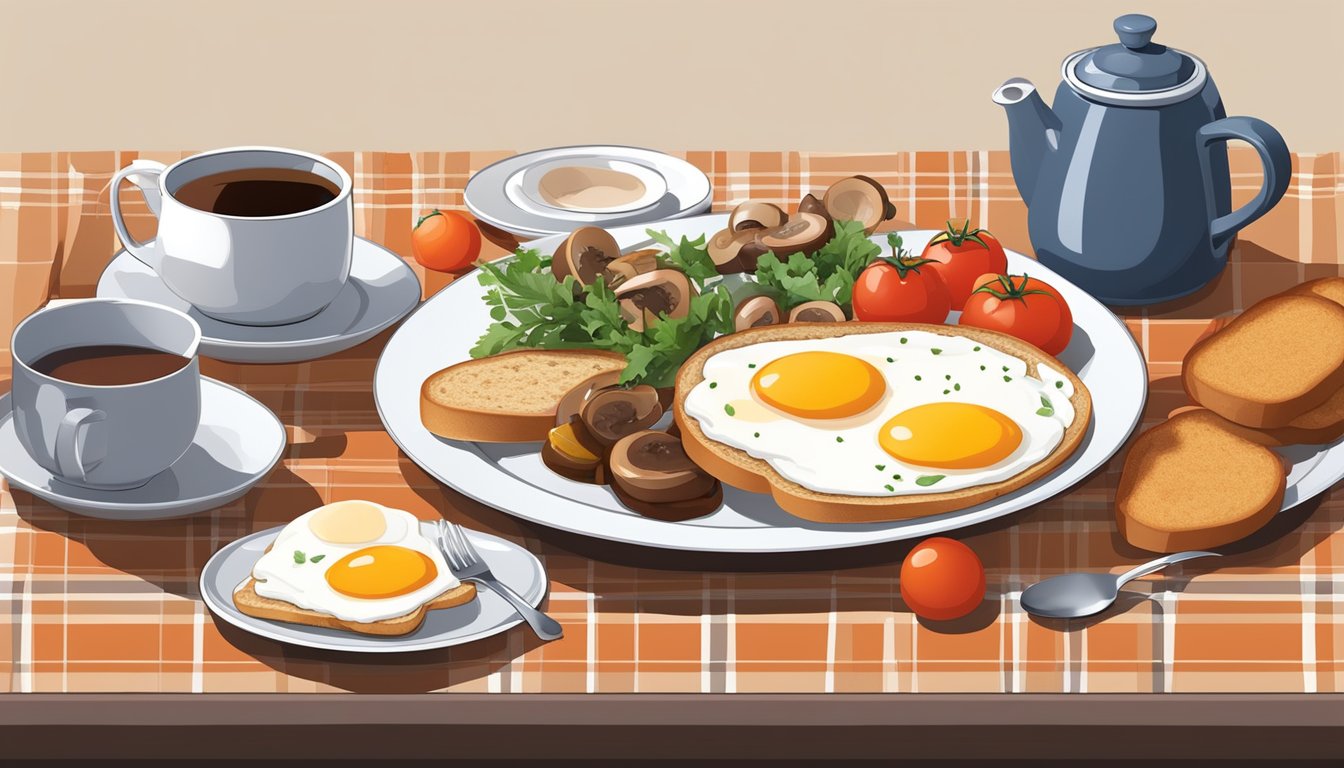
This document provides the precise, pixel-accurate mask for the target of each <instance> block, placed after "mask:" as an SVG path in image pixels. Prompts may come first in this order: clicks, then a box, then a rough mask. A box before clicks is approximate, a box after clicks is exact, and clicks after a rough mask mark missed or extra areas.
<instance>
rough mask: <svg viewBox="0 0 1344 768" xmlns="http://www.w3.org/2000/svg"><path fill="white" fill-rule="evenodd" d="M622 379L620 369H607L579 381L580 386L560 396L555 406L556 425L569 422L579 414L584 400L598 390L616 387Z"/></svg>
mask: <svg viewBox="0 0 1344 768" xmlns="http://www.w3.org/2000/svg"><path fill="white" fill-rule="evenodd" d="M620 381H621V372H620V371H605V372H603V373H599V374H596V375H594V376H590V377H588V378H587V379H585V380H583V381H581V382H579V384H578V386H576V387H574V388H573V389H571V390H569V391H568V392H566V393H565V394H563V395H561V396H560V402H559V404H558V405H556V408H555V424H556V426H560V425H561V424H567V423H569V420H570V418H571V417H574V416H578V415H579V411H580V410H581V409H582V408H583V404H584V402H585V401H587V400H588V398H590V397H592V396H593V395H594V394H595V393H596V392H598V390H602V389H607V388H609V387H614V386H616V385H617V384H619V383H620Z"/></svg>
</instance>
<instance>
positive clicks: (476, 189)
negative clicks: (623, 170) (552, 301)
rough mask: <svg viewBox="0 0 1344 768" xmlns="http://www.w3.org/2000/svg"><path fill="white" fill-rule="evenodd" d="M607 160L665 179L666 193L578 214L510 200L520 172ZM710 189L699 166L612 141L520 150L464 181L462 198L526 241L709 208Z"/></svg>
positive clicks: (519, 194)
mask: <svg viewBox="0 0 1344 768" xmlns="http://www.w3.org/2000/svg"><path fill="white" fill-rule="evenodd" d="M565 158H570V159H580V158H582V159H585V161H591V160H592V159H594V158H608V159H611V160H621V161H625V162H628V163H632V164H635V165H642V166H644V167H646V168H649V169H651V170H653V171H654V172H656V173H657V174H658V175H659V176H662V178H663V179H664V180H665V182H666V184H667V193H666V194H665V195H663V197H662V199H660V200H658V201H656V202H654V203H653V204H652V205H649V206H645V207H643V208H640V209H638V210H635V211H627V212H624V213H583V212H580V211H563V210H560V209H558V208H556V209H552V208H540V207H538V208H535V209H533V208H524V207H520V206H519V205H518V204H517V203H516V202H515V201H516V200H519V199H523V198H525V197H526V191H525V190H524V189H523V177H524V175H525V174H524V171H526V170H527V169H528V168H530V167H531V166H533V165H536V164H539V163H546V162H550V161H553V160H558V159H565ZM712 193H713V190H712V189H711V187H710V183H709V177H708V176H706V175H705V174H704V172H703V171H701V170H700V169H699V168H696V167H695V166H694V165H691V164H690V163H688V162H686V161H685V160H682V159H681V158H677V157H672V156H671V155H667V154H664V153H662V152H655V151H653V150H651V149H641V148H639V147H622V146H616V145H581V146H576V147H555V148H553V149H542V150H537V151H535V152H525V153H523V154H521V155H514V156H513V157H508V158H505V159H503V160H500V161H499V162H497V163H494V164H492V165H488V166H486V167H485V168H482V169H481V170H480V171H478V172H477V173H476V175H475V176H472V177H471V179H470V180H469V181H467V188H466V189H465V190H464V191H463V193H462V196H463V200H464V201H465V202H466V205H467V210H469V211H471V213H472V215H473V216H475V217H476V218H478V219H481V220H483V221H485V222H486V223H487V224H491V225H493V226H496V227H498V228H500V229H502V230H504V231H506V232H511V233H513V234H515V235H519V236H521V237H524V238H527V239H531V238H537V237H547V236H550V235H554V234H560V233H568V232H570V231H572V230H573V229H574V228H576V227H579V226H582V225H584V224H597V225H599V226H603V227H608V228H610V227H618V226H624V225H633V224H638V223H641V222H652V221H662V220H664V219H682V218H685V217H687V216H694V215H695V214H698V213H702V212H704V211H706V210H708V209H709V204H710V198H711V196H712Z"/></svg>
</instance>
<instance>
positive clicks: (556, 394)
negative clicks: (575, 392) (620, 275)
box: [420, 349, 625, 443]
mask: <svg viewBox="0 0 1344 768" xmlns="http://www.w3.org/2000/svg"><path fill="white" fill-rule="evenodd" d="M624 368H625V356H624V355H621V354H619V353H617V352H604V351H600V350H592V349H567V350H539V349H522V350H517V351H514V352H506V353H504V354H501V355H494V356H493V357H485V358H481V359H479V360H468V361H466V362H462V363H458V364H457V365H452V366H449V367H447V368H444V369H443V370H441V371H439V372H438V373H435V374H434V375H432V376H430V377H429V378H427V379H425V383H424V384H423V385H421V387H420V420H421V421H422V422H423V423H424V425H425V428H426V429H428V430H429V431H430V432H433V433H434V434H436V435H438V436H439V437H446V438H448V439H450V440H472V441H475V442H482V443H524V442H531V441H535V440H545V439H546V434H547V433H548V432H550V430H551V428H552V427H554V426H555V413H556V409H557V407H558V406H559V404H560V398H561V397H563V396H564V395H565V394H566V393H567V392H569V391H570V390H572V389H574V387H576V386H578V385H579V384H581V383H582V382H584V381H586V380H587V379H589V378H592V377H593V376H596V375H598V374H602V373H610V372H619V371H621V370H623V369H624Z"/></svg>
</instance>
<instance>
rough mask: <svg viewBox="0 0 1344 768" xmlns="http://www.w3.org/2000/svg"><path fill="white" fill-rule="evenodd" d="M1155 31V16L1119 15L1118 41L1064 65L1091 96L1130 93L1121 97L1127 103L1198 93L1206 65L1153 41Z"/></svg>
mask: <svg viewBox="0 0 1344 768" xmlns="http://www.w3.org/2000/svg"><path fill="white" fill-rule="evenodd" d="M1156 31H1157V21H1156V20H1155V19H1153V17H1151V16H1145V15H1143V14H1140V13H1129V14H1125V15H1124V16H1121V17H1120V18H1118V19H1116V20H1115V32H1116V34H1117V35H1118V36H1119V37H1120V42H1119V43H1112V44H1111V45H1104V46H1101V47H1100V48H1093V49H1091V50H1088V51H1082V52H1080V53H1078V54H1074V55H1073V56H1070V57H1069V59H1068V60H1067V61H1066V62H1065V76H1066V79H1068V80H1069V81H1070V83H1071V84H1074V85H1075V86H1078V85H1079V84H1081V85H1082V86H1083V87H1081V88H1080V90H1082V91H1084V92H1085V93H1087V94H1088V95H1094V90H1095V91H1103V92H1106V93H1107V94H1110V95H1112V96H1120V95H1121V94H1124V95H1127V96H1128V98H1124V97H1122V100H1123V101H1125V102H1126V103H1132V102H1134V101H1148V99H1147V98H1146V97H1147V96H1149V95H1151V96H1157V95H1158V94H1159V92H1161V93H1162V94H1164V95H1170V94H1171V91H1172V89H1177V88H1179V89H1181V91H1182V92H1186V91H1188V93H1186V95H1189V94H1190V93H1193V92H1194V91H1195V90H1198V88H1199V87H1200V86H1202V85H1203V80H1204V77H1205V75H1206V72H1205V69H1204V66H1203V63H1202V62H1200V61H1199V60H1198V59H1196V58H1195V57H1193V56H1191V55H1189V54H1187V53H1184V52H1182V51H1178V50H1176V49H1175V48H1168V47H1167V46H1165V45H1161V44H1158V43H1154V42H1152V39H1153V33H1154V32H1156ZM1195 80H1198V81H1199V82H1198V84H1195V83H1194V81H1195ZM1087 86H1090V87H1087ZM1183 86H1184V87H1183ZM1189 86H1193V87H1189ZM1135 97H1138V98H1135ZM1106 100H1108V101H1109V100H1110V99H1106Z"/></svg>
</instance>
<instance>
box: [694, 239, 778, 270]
mask: <svg viewBox="0 0 1344 768" xmlns="http://www.w3.org/2000/svg"><path fill="white" fill-rule="evenodd" d="M760 231H761V230H759V229H744V230H742V231H741V232H734V231H732V230H731V229H721V230H719V231H718V232H715V233H714V236H713V237H711V238H710V239H709V246H708V248H707V250H708V251H709V258H711V259H713V260H714V268H715V269H716V270H718V273H719V274H721V275H731V274H734V273H736V272H755V271H756V260H757V259H758V258H760V255H761V254H762V253H765V249H764V248H762V247H761V246H760V244H758V243H757V242H756V235H757V234H759V233H760Z"/></svg>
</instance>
